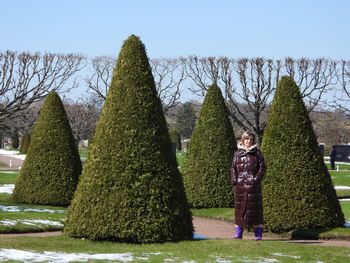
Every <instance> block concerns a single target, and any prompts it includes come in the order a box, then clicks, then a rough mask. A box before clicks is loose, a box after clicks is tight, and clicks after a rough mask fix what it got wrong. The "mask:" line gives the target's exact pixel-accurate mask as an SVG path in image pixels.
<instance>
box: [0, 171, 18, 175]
mask: <svg viewBox="0 0 350 263" xmlns="http://www.w3.org/2000/svg"><path fill="white" fill-rule="evenodd" d="M0 172H1V173H2V174H16V173H18V171H0Z"/></svg>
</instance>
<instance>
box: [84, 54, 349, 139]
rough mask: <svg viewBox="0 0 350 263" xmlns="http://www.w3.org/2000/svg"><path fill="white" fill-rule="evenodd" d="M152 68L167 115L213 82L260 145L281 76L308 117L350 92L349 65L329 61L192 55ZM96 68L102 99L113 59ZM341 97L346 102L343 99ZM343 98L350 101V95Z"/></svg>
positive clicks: (238, 121)
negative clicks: (292, 84)
mask: <svg viewBox="0 0 350 263" xmlns="http://www.w3.org/2000/svg"><path fill="white" fill-rule="evenodd" d="M106 61H108V63H106ZM150 63H151V66H152V70H153V75H154V77H155V82H156V86H157V89H158V93H159V96H160V98H161V99H162V101H163V105H164V109H165V111H168V110H169V109H170V108H172V107H174V106H176V105H177V104H178V103H179V98H180V96H181V94H182V93H183V91H184V90H185V89H189V90H190V91H191V92H192V93H193V94H196V95H199V96H205V94H206V91H207V88H208V87H209V86H210V85H211V84H212V83H217V84H218V85H219V87H220V88H221V89H222V91H223V95H224V98H225V99H226V101H227V105H228V108H229V112H230V117H231V118H232V120H233V121H234V123H236V124H238V126H239V127H240V128H241V129H244V130H247V129H249V130H252V131H254V132H255V133H256V134H257V135H258V138H259V141H260V140H261V138H262V135H263V131H264V128H265V126H266V115H267V111H268V108H269V106H270V104H271V101H272V98H273V94H274V91H275V88H276V86H277V83H278V81H279V79H280V78H281V76H283V75H289V76H292V77H293V78H294V79H295V81H296V83H297V84H298V85H299V87H300V90H301V94H302V96H303V98H304V101H305V103H306V106H307V107H308V110H309V112H311V111H313V110H314V109H315V108H316V107H318V106H321V105H322V106H324V105H328V106H330V105H333V106H334V105H337V104H339V105H337V106H338V107H339V106H341V105H344V103H338V102H340V101H339V100H329V98H328V101H327V99H325V98H326V97H327V94H330V93H332V94H333V92H334V89H338V90H340V88H341V87H343V93H344V92H346V91H347V89H346V85H345V84H344V83H347V85H349V81H348V79H350V77H349V63H350V62H348V61H336V60H331V59H325V58H316V59H309V58H300V59H294V58H290V57H288V58H285V59H283V60H282V59H281V60H278V59H277V60H274V59H265V58H238V59H236V58H228V57H198V56H188V57H179V58H175V59H167V58H162V59H151V60H150ZM92 64H93V65H94V68H95V69H96V70H95V72H96V74H93V75H90V76H89V77H87V78H85V81H86V82H87V83H88V86H89V89H90V91H93V92H95V94H97V95H98V96H99V97H100V98H101V99H104V96H105V94H106V91H107V88H108V83H109V80H110V78H111V74H110V72H112V71H113V70H112V69H113V65H114V60H113V59H111V58H109V59H108V58H106V57H97V58H94V59H93V60H92ZM344 78H345V79H347V82H346V81H344V80H343V79H344ZM92 83H93V85H91V84H92ZM98 83H103V85H98ZM340 83H342V84H341V85H340ZM334 94H335V93H334ZM328 96H329V95H328ZM342 98H343V99H344V96H342ZM345 99H346V100H350V96H349V93H347V97H345Z"/></svg>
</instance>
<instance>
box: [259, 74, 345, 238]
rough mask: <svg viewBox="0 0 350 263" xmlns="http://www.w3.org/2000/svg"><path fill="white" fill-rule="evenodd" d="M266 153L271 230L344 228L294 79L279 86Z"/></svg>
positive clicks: (265, 139)
mask: <svg viewBox="0 0 350 263" xmlns="http://www.w3.org/2000/svg"><path fill="white" fill-rule="evenodd" d="M261 149H262V152H263V154H264V157H265V160H266V164H267V168H268V169H267V173H266V175H265V178H264V180H263V205H264V218H265V225H266V226H267V228H268V229H269V230H270V231H272V232H284V231H289V230H293V229H300V228H323V227H334V226H341V225H343V224H344V215H343V213H342V211H341V207H340V205H339V202H338V199H337V196H336V192H335V190H334V187H333V184H332V181H331V178H330V175H329V173H328V170H327V168H326V166H325V164H324V162H323V158H322V157H321V156H320V154H319V150H318V144H317V140H316V136H315V133H314V130H313V128H312V124H311V121H310V118H309V115H308V113H307V110H306V108H305V105H304V102H303V100H302V97H301V94H300V90H299V88H298V86H297V85H296V83H295V82H294V80H293V79H292V78H291V77H282V79H281V80H280V82H279V83H278V87H277V89H276V93H275V97H274V100H273V103H272V108H271V111H270V113H269V121H268V125H267V127H266V129H265V132H264V137H263V142H262V146H261Z"/></svg>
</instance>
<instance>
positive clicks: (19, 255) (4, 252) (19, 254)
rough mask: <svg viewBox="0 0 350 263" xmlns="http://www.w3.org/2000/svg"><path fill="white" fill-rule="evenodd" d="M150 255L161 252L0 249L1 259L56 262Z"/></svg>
mask: <svg viewBox="0 0 350 263" xmlns="http://www.w3.org/2000/svg"><path fill="white" fill-rule="evenodd" d="M150 255H160V253H142V254H140V256H137V255H135V254H133V253H113V254H112V253H110V254H87V253H65V252H51V251H44V252H34V251H26V250H18V249H5V248H3V249H0V260H1V261H4V260H17V261H23V262H43V261H48V262H55V263H66V262H72V261H74V262H76V261H88V260H106V261H107V260H118V261H121V262H133V261H135V260H145V261H148V260H149V256H150Z"/></svg>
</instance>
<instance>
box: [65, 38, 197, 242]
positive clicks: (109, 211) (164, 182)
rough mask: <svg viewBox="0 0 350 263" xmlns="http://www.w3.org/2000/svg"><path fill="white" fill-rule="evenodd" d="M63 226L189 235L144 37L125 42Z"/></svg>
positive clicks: (142, 238) (143, 235)
mask: <svg viewBox="0 0 350 263" xmlns="http://www.w3.org/2000/svg"><path fill="white" fill-rule="evenodd" d="M64 230H65V232H66V233H67V234H68V235H69V236H72V237H86V238H89V239H94V240H100V239H103V240H116V241H123V242H135V243H150V242H165V241H177V240H182V239H191V238H192V233H193V225H192V216H191V213H190V210H189V208H188V203H187V200H186V195H185V192H184V187H183V182H182V178H181V176H180V173H179V171H178V168H177V162H176V158H175V155H174V154H173V153H172V150H171V142H170V137H169V133H168V129H167V124H166V121H165V117H164V113H163V109H162V105H161V102H160V100H159V99H158V97H157V93H156V87H155V83H154V79H153V75H152V72H151V68H150V65H149V62H148V58H147V54H146V50H145V47H144V45H143V43H142V42H141V41H140V39H139V38H138V37H136V36H134V35H132V36H130V37H129V38H128V39H127V40H126V41H125V42H124V44H123V47H122V49H121V51H120V54H119V57H118V60H117V64H116V68H115V71H114V74H113V78H112V81H111V84H110V88H109V90H108V94H107V99H106V102H105V105H104V107H103V110H102V113H101V116H100V119H99V121H98V123H97V127H96V133H95V136H94V142H93V144H92V148H91V150H90V151H89V154H88V157H87V160H86V163H85V165H84V170H83V173H82V176H81V180H80V182H79V185H78V188H77V191H76V193H75V196H74V199H73V202H72V205H71V207H70V210H69V212H68V216H67V221H66V224H65V229H64Z"/></svg>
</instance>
